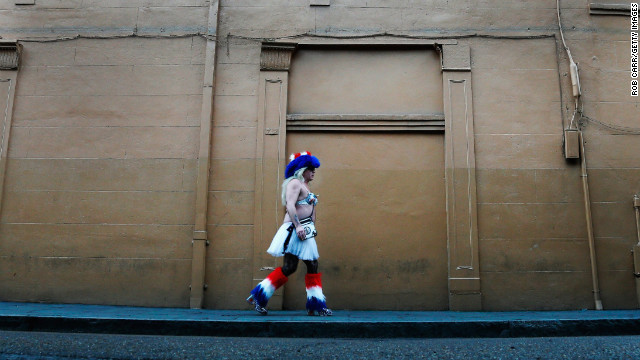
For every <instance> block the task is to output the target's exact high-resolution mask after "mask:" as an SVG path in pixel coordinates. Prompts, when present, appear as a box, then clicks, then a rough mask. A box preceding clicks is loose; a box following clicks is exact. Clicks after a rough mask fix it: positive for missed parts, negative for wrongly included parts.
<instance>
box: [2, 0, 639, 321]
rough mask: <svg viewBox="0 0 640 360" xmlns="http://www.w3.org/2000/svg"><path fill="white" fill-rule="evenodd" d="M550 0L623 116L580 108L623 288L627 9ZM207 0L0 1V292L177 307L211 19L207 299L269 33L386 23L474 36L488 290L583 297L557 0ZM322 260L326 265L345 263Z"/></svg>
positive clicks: (617, 282)
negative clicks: (0, 166) (19, 51)
mask: <svg viewBox="0 0 640 360" xmlns="http://www.w3.org/2000/svg"><path fill="white" fill-rule="evenodd" d="M560 3H561V8H562V21H563V26H564V28H565V33H564V35H565V38H566V42H567V45H568V46H569V47H570V49H571V52H572V54H573V57H574V59H575V61H576V62H578V63H579V66H580V79H581V84H582V92H583V95H582V103H581V104H582V105H581V108H582V109H583V111H584V114H585V115H586V116H588V117H589V118H592V119H596V120H599V121H601V122H605V123H608V124H613V125H614V126H625V127H630V128H634V129H631V130H628V131H627V132H626V133H623V132H621V131H620V130H611V129H606V128H603V127H602V126H600V125H598V124H596V123H595V122H593V121H585V122H584V137H585V140H586V156H587V164H588V168H589V177H588V179H589V182H590V186H591V200H592V205H591V206H592V210H593V220H594V225H593V226H594V232H595V237H596V251H597V260H598V265H599V279H600V285H601V290H602V300H603V304H604V307H605V308H609V309H613V308H634V307H636V304H637V300H636V298H635V283H634V277H633V273H632V271H633V259H632V256H631V253H630V250H631V248H632V246H633V245H634V244H635V243H636V242H637V239H636V228H635V217H634V209H633V205H632V198H633V195H634V194H639V193H640V180H639V179H640V155H639V154H640V141H638V135H635V134H633V133H638V128H639V127H640V123H639V122H638V118H639V117H638V115H639V114H640V105H639V101H638V98H637V97H635V98H634V97H631V96H629V92H628V88H629V86H628V85H629V80H630V72H629V65H630V64H629V63H630V60H629V58H630V57H629V55H628V54H629V49H630V41H629V17H628V16H607V15H591V14H590V13H589V2H588V1H586V0H565V1H561V2H560ZM209 5H210V4H209V2H208V1H203V0H191V1H186V0H185V1H178V2H176V1H171V2H168V1H148V0H138V1H109V2H108V4H107V2H96V1H88V0H76V1H72V0H69V1H53V0H48V1H47V0H36V4H35V5H33V6H17V5H14V4H13V2H12V1H6V0H3V1H0V20H1V21H0V24H2V25H0V35H1V36H2V37H3V38H15V39H18V40H21V43H22V45H23V49H24V52H23V56H22V67H21V68H20V70H19V71H18V87H17V90H16V93H15V95H16V96H15V103H14V110H13V126H12V129H11V140H10V148H9V161H8V163H7V164H8V166H7V172H6V180H5V189H4V195H3V199H2V214H1V220H0V221H1V224H0V257H2V261H1V262H0V294H1V295H0V296H1V299H2V300H19V301H55V302H58V301H59V302H88V303H108V304H132V305H153V306H188V303H189V284H190V281H191V280H190V276H191V271H192V269H191V257H192V249H191V240H192V235H193V234H192V232H193V224H194V216H195V214H194V203H195V198H196V190H195V187H196V177H197V175H196V167H197V165H196V159H197V157H198V149H199V148H198V145H199V136H200V119H201V116H202V99H203V96H202V94H203V92H202V91H203V90H202V87H203V78H204V76H205V75H204V74H205V68H206V66H205V52H206V44H207V41H208V40H207V39H206V36H204V34H211V33H215V34H216V39H217V52H216V57H217V59H216V62H215V86H214V89H215V90H214V91H215V97H214V99H213V117H212V126H213V127H212V131H211V169H210V173H209V174H210V175H209V178H208V181H209V182H208V184H209V189H208V190H209V191H208V197H207V199H208V209H209V212H208V217H207V230H208V239H209V242H210V246H208V247H207V250H206V267H205V268H206V270H205V272H206V276H205V283H206V284H207V285H208V289H207V291H205V301H204V306H205V307H210V308H244V303H243V301H244V300H243V299H244V298H245V297H246V295H247V291H248V289H249V288H250V287H251V286H252V285H253V283H254V281H253V272H254V271H255V269H253V266H254V262H253V254H254V249H253V246H254V229H253V224H254V201H255V199H254V197H255V194H254V191H255V188H256V184H255V178H256V174H255V162H256V154H257V149H256V139H257V136H258V134H257V127H258V117H259V116H258V97H259V94H258V89H259V86H258V84H259V77H260V51H261V43H262V41H267V40H269V41H272V40H273V38H280V37H286V36H296V35H301V34H305V33H313V34H319V35H326V36H329V37H334V38H336V37H349V36H353V35H371V34H376V33H392V34H396V35H402V37H397V36H396V37H393V36H387V37H386V38H384V39H386V40H385V41H387V42H389V43H393V42H394V41H401V40H402V41H411V40H412V39H413V40H416V39H420V38H422V39H424V38H431V39H433V38H448V39H455V40H456V41H458V43H459V44H461V45H468V46H469V47H470V49H471V79H472V81H473V85H472V87H473V109H474V113H473V118H474V127H475V137H474V140H475V160H476V174H477V202H478V204H477V205H478V207H477V219H478V237H479V249H478V250H479V258H480V282H481V290H482V306H483V309H485V310H516V309H580V308H593V296H592V292H591V290H592V289H591V267H590V262H589V249H588V244H587V234H586V223H585V217H584V204H583V194H582V187H581V186H582V178H581V176H580V163H579V162H578V161H575V160H565V159H564V156H563V152H562V130H563V129H564V128H565V127H567V126H568V124H569V120H570V119H571V115H572V113H573V110H574V108H573V98H572V97H571V84H570V81H569V76H568V72H569V71H568V69H569V68H568V60H567V56H566V53H565V52H564V49H563V46H562V42H561V39H560V34H559V32H558V25H557V13H556V8H555V5H556V1H555V0H544V1H528V2H524V1H516V0H513V1H498V0H495V1H481V2H471V1H445V0H439V1H418V0H416V1H414V0H402V1H356V0H351V1H350V0H332V1H331V5H330V6H310V5H309V1H308V0H294V1H290V0H287V1H284V0H271V1H268V2H263V3H261V4H256V2H255V1H248V0H247V1H245V0H230V1H221V2H220V11H219V20H218V24H217V27H215V28H212V27H211V25H210V23H208V16H209ZM134 33H135V34H136V35H141V36H147V37H149V38H143V37H139V36H138V37H133V36H132V34H134ZM77 35H80V36H81V37H82V38H77V39H70V40H65V41H60V40H62V38H68V37H71V38H74V37H75V36H77ZM172 35H173V36H174V37H173V38H171V37H170V36H172ZM93 37H107V38H111V39H94V38H93ZM112 37H121V38H112ZM41 39H46V40H56V41H53V42H34V40H41ZM209 39H210V40H209V42H211V40H212V39H213V37H211V36H209ZM291 39H295V37H294V38H291ZM278 40H280V41H286V40H287V39H285V38H280V39H278ZM336 41H340V40H336ZM293 61H294V62H295V54H294V59H293ZM440 86H441V84H440ZM318 175H321V173H320V172H319V173H318ZM323 195H324V196H325V197H326V196H330V194H323ZM319 210H320V211H321V208H320V209H319ZM345 216H348V214H346V215H345ZM323 256H326V257H330V256H331V254H323ZM324 272H325V275H324V276H325V281H326V282H330V281H331V277H332V276H337V274H336V273H333V272H332V270H331V268H327V269H324ZM331 295H332V294H330V293H328V294H327V296H329V299H330V298H331Z"/></svg>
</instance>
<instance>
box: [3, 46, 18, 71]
mask: <svg viewBox="0 0 640 360" xmlns="http://www.w3.org/2000/svg"><path fill="white" fill-rule="evenodd" d="M19 65H20V45H19V44H18V42H17V41H12V40H0V70H15V69H17V68H18V66H19Z"/></svg>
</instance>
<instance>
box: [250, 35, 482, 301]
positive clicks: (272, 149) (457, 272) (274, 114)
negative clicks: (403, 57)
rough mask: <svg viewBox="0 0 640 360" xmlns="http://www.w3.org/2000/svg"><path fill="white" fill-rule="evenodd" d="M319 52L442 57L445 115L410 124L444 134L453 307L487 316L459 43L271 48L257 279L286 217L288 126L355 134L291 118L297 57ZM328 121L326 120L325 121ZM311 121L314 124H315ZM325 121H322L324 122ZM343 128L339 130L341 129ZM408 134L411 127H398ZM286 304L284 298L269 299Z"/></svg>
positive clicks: (343, 42) (394, 41) (264, 77)
mask: <svg viewBox="0 0 640 360" xmlns="http://www.w3.org/2000/svg"><path fill="white" fill-rule="evenodd" d="M309 45H312V46H314V47H327V48H329V47H335V46H340V47H347V48H354V47H362V46H366V47H371V46H376V47H384V48H393V47H398V46H400V47H408V46H410V47H423V48H429V49H434V48H435V49H436V50H437V51H438V52H439V53H440V58H441V64H442V66H441V71H442V81H443V102H444V116H443V117H442V116H422V117H417V118H411V116H409V115H400V116H405V117H406V119H403V120H407V121H418V122H421V123H420V124H419V125H420V126H422V128H421V129H420V131H437V132H443V131H444V134H445V139H444V142H445V151H444V153H445V184H446V192H447V194H446V205H447V206H446V212H447V249H448V264H449V267H448V287H449V309H450V310H453V311H480V310H482V293H481V287H480V269H479V259H478V254H479V251H478V223H477V195H476V171H475V168H476V165H475V144H474V139H475V137H474V126H473V101H472V100H473V96H472V83H471V49H470V47H469V46H468V45H467V44H460V43H459V42H458V40H455V39H437V40H428V39H398V38H396V37H385V36H380V37H376V38H366V39H318V38H311V37H309V38H299V39H296V41H295V42H265V43H263V44H262V48H261V53H260V77H259V84H258V125H257V147H256V179H255V180H256V181H255V207H254V244H253V245H254V251H253V280H254V282H256V283H257V282H259V281H262V279H264V278H265V276H266V275H267V274H268V271H269V270H272V269H273V268H275V267H276V266H277V265H276V261H275V260H274V258H273V257H271V256H269V255H268V254H266V253H265V252H264V249H266V248H267V247H268V245H269V242H270V241H271V238H272V237H273V234H274V233H275V231H276V230H277V229H278V227H279V221H280V219H282V217H283V216H284V214H283V209H282V206H281V205H280V197H279V195H278V194H279V187H280V183H281V182H282V180H284V179H282V174H281V169H283V168H284V166H285V164H286V154H285V144H286V135H287V124H289V127H290V128H294V129H296V130H302V131H304V130H307V131H314V130H323V131H325V130H331V129H332V127H333V129H334V130H349V126H351V125H345V126H340V125H339V124H338V123H336V120H337V119H335V118H331V117H330V116H325V117H324V118H320V119H319V118H318V116H319V115H315V116H313V115H301V114H287V90H288V84H289V69H290V66H291V58H292V55H293V53H294V52H295V50H296V49H297V48H299V47H300V46H309ZM320 117H322V116H320ZM341 119H342V120H348V121H345V122H343V124H352V123H353V121H359V120H365V121H367V124H373V125H369V126H371V127H372V128H371V129H369V130H370V131H376V128H377V129H379V130H385V131H388V126H389V125H390V124H389V122H385V119H386V120H388V115H382V114H381V115H379V116H378V115H375V114H374V115H366V116H364V117H358V116H357V115H356V116H355V117H354V116H352V118H349V119H344V118H341ZM311 120H313V126H312V125H311V122H310V121H311ZM318 120H320V121H318ZM336 125H337V128H336ZM397 130H403V131H405V130H407V129H397ZM271 304H272V307H273V308H278V307H281V306H282V293H281V292H277V293H276V295H275V296H274V297H273V298H272V301H271Z"/></svg>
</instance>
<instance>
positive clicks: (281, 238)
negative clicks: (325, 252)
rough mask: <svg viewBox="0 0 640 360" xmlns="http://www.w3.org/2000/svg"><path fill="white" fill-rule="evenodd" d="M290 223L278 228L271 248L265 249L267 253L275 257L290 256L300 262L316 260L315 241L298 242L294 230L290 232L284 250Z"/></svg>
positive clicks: (312, 239) (307, 239) (317, 256)
mask: <svg viewBox="0 0 640 360" xmlns="http://www.w3.org/2000/svg"><path fill="white" fill-rule="evenodd" d="M289 226H291V223H290V222H286V223H284V224H282V226H280V229H278V231H277V232H276V235H275V236H274V237H273V240H271V246H269V249H267V252H268V253H269V254H271V255H273V256H275V257H278V256H284V253H285V252H286V253H288V254H292V255H295V256H297V257H298V259H301V260H316V259H318V258H319V257H320V254H318V245H317V244H316V239H315V238H313V237H310V238H306V239H305V240H300V238H298V235H297V234H296V231H295V229H293V230H292V231H291V238H290V239H289V243H288V244H287V248H286V249H285V248H284V245H285V242H286V240H287V237H288V236H289V230H288V229H289Z"/></svg>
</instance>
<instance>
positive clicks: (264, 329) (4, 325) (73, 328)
mask: <svg viewBox="0 0 640 360" xmlns="http://www.w3.org/2000/svg"><path fill="white" fill-rule="evenodd" d="M0 329H1V330H10V331H43V332H73V333H103V334H105V333H106V334H131V335H134V334H135V335H178V336H221V337H288V338H313V337H318V338H498V337H564V336H596V335H597V336H603V335H604V336H607V335H640V319H596V320H575V319H571V320H516V321H512V320H508V321H506V320H496V321H492V320H484V321H415V322H407V321H398V322H395V321H382V322H378V321H331V320H326V321H295V322H292V321H279V320H273V321H268V320H267V321H264V320H261V321H255V322H250V321H233V320H231V321H225V320H195V321H194V320H149V319H103V318H70V317H42V316H3V317H0Z"/></svg>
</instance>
